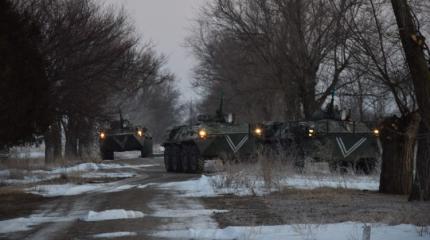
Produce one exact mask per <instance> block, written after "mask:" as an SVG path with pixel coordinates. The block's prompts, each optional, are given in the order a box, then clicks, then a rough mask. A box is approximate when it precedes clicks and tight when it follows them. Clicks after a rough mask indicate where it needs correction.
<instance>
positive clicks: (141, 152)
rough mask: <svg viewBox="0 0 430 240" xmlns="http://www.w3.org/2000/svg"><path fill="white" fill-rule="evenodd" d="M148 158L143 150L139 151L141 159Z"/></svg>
mask: <svg viewBox="0 0 430 240" xmlns="http://www.w3.org/2000/svg"><path fill="white" fill-rule="evenodd" d="M148 156H149V154H147V153H146V152H145V150H143V149H142V150H140V157H141V158H146V157H148Z"/></svg>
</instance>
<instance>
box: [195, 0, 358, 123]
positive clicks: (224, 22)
mask: <svg viewBox="0 0 430 240" xmlns="http://www.w3.org/2000/svg"><path fill="white" fill-rule="evenodd" d="M353 2H354V1H332V2H328V1H311V0H307V1H296V0H290V1H277V0H258V1H247V0H217V1H214V2H213V3H212V5H211V6H210V7H209V8H207V9H205V11H204V12H203V17H202V18H201V20H200V22H199V26H198V29H197V31H196V34H195V36H194V38H192V41H191V46H192V48H193V50H194V52H195V54H196V56H197V57H198V58H199V60H200V66H199V67H198V68H197V70H196V73H197V81H196V83H197V85H198V86H200V87H202V86H203V87H204V88H205V90H206V93H208V89H211V90H210V91H212V92H217V91H220V89H221V88H222V89H223V90H224V91H225V92H226V93H227V94H226V96H227V99H228V98H231V99H232V101H234V98H239V99H240V100H238V101H237V102H239V103H240V104H246V103H249V102H254V100H255V102H261V101H260V100H261V99H265V100H266V101H263V102H265V103H266V104H253V106H254V109H255V108H256V109H258V112H262V113H263V115H264V116H263V117H261V116H260V120H261V118H263V119H266V118H269V119H270V118H271V119H273V118H277V117H276V116H273V114H271V112H275V113H279V112H282V113H283V114H282V119H298V118H302V117H310V116H311V115H312V114H313V112H314V111H315V110H318V109H319V108H320V107H321V105H322V104H323V103H324V101H325V99H326V98H327V96H329V95H330V93H331V92H332V91H333V90H334V89H335V88H337V85H340V84H341V81H342V80H343V72H344V71H345V69H346V67H347V66H348V65H349V61H350V59H351V53H350V51H349V48H348V46H347V44H346V43H347V37H348V35H347V33H346V32H345V30H347V29H346V28H345V26H344V25H343V24H342V22H341V21H340V20H339V19H342V16H343V15H346V16H348V15H347V13H348V12H349V11H352V10H353V9H354V4H353ZM333 5H335V6H336V8H338V9H342V11H340V12H342V13H340V12H337V11H334V7H333ZM340 15H342V16H340ZM346 16H345V17H346ZM321 69H324V70H321ZM322 71H324V73H325V75H324V74H322V73H323V72H322ZM226 88H227V89H226ZM260 96H261V97H260ZM259 105H262V106H261V107H259ZM273 106H281V107H280V110H281V111H279V109H272V107H273ZM266 113H268V114H267V115H268V116H266ZM251 115H252V114H251ZM248 117H249V116H248Z"/></svg>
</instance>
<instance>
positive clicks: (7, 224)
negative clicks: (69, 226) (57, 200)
mask: <svg viewBox="0 0 430 240" xmlns="http://www.w3.org/2000/svg"><path fill="white" fill-rule="evenodd" d="M77 218H78V216H67V217H58V216H44V215H43V214H33V215H30V216H29V217H25V218H13V219H8V220H3V221H0V233H12V232H20V231H28V230H31V228H32V227H33V226H36V225H40V224H43V223H48V222H66V221H73V220H75V219H77Z"/></svg>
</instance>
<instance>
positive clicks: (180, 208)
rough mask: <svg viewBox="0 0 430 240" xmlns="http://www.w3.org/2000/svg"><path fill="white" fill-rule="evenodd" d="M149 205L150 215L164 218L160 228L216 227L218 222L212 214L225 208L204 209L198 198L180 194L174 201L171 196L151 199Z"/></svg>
mask: <svg viewBox="0 0 430 240" xmlns="http://www.w3.org/2000/svg"><path fill="white" fill-rule="evenodd" d="M149 207H150V208H151V209H152V210H153V213H152V214H151V215H150V216H151V217H157V218H164V219H165V220H164V221H163V222H164V224H163V225H162V226H161V230H178V229H191V228H199V229H212V228H218V223H217V222H216V221H215V220H214V219H212V215H213V214H214V213H217V212H218V213H221V212H226V211H225V210H216V209H205V208H204V206H203V204H202V203H201V202H200V201H199V200H198V199H195V198H182V197H180V196H178V198H175V200H174V201H172V200H171V197H167V198H166V197H165V196H160V197H157V198H155V199H154V200H152V202H151V203H150V204H149Z"/></svg>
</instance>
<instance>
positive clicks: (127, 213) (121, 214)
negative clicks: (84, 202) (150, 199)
mask: <svg viewBox="0 0 430 240" xmlns="http://www.w3.org/2000/svg"><path fill="white" fill-rule="evenodd" d="M144 216H145V214H143V212H139V211H131V210H124V209H112V210H106V211H102V212H95V211H89V212H88V214H87V216H85V217H83V218H82V220H84V221H87V222H92V221H105V220H115V219H132V218H142V217H144Z"/></svg>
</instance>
